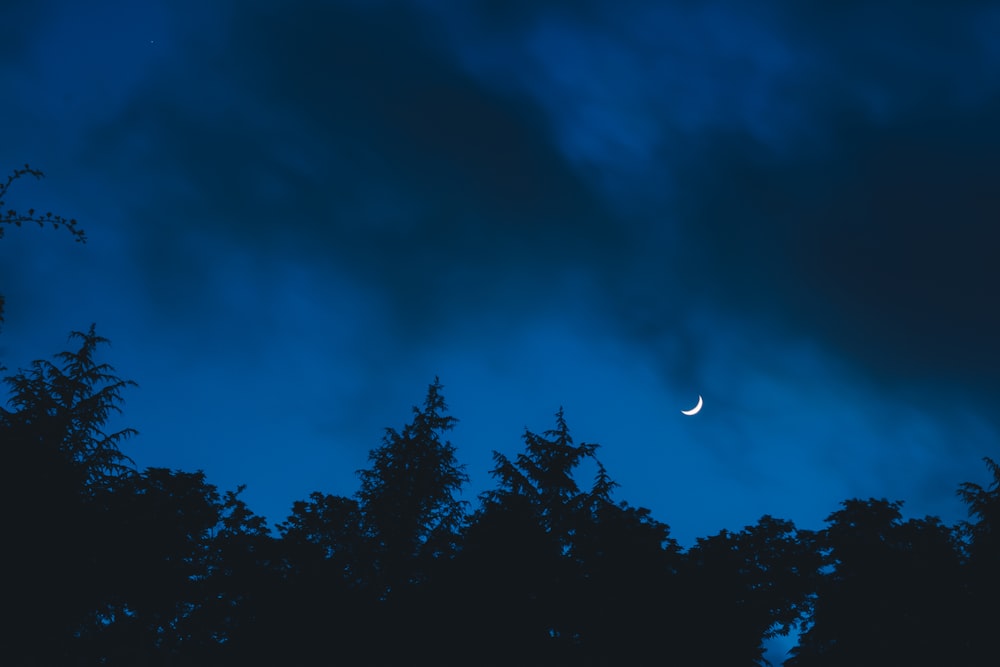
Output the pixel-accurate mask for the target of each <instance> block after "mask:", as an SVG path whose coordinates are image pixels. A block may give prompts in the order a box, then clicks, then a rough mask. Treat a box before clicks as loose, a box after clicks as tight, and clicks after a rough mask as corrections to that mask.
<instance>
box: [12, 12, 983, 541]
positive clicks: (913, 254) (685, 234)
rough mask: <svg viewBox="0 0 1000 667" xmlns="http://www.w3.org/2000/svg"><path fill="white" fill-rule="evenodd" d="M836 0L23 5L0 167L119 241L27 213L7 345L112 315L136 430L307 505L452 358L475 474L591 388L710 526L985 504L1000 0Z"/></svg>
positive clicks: (474, 488)
mask: <svg viewBox="0 0 1000 667" xmlns="http://www.w3.org/2000/svg"><path fill="white" fill-rule="evenodd" d="M751 4H752V6H751ZM823 4H825V5H829V6H827V7H826V8H825V9H822V10H819V9H816V8H814V7H812V6H810V7H809V8H808V9H807V8H805V7H803V3H797V2H766V1H765V2H759V3H750V4H748V3H737V2H728V3H727V2H721V3H711V4H710V3H701V2H684V1H678V2H673V3H669V4H668V3H664V2H640V1H636V2H620V1H617V2H611V1H606V2H602V1H598V0H594V1H589V2H583V1H578V0H573V1H558V0H549V1H547V2H520V1H513V0H507V1H499V0H497V1H489V2H486V1H484V2H451V3H449V2H431V1H429V0H410V1H405V2H393V3H388V2H375V1H370V0H369V1H365V2H360V1H356V2H351V1H347V0H344V1H341V2H325V3H320V2H304V1H289V2H282V3H264V2H253V1H249V0H240V1H239V2H237V1H236V0H230V1H229V2H181V1H179V0H171V1H170V2H165V1H163V2H152V1H151V2H143V3H136V2H128V1H126V0H93V1H92V2H88V3H78V2H66V1H64V2H58V1H55V0H51V1H47V0H42V1H39V2H31V3H4V6H3V9H0V25H4V26H5V27H6V29H5V30H4V38H3V40H0V90H2V98H3V103H2V105H0V127H2V139H3V140H2V142H0V172H2V173H3V174H4V175H5V174H6V173H9V172H10V171H11V170H13V169H15V168H17V167H20V166H22V165H23V164H25V163H30V164H31V166H32V167H36V168H39V169H42V170H44V171H45V172H46V178H44V179H42V180H40V181H35V180H34V179H22V180H20V181H18V182H17V184H16V185H15V186H14V187H13V188H12V190H11V193H10V195H9V197H8V200H7V204H8V205H9V206H14V207H18V208H25V209H26V208H28V207H29V206H33V207H35V208H37V209H42V210H48V209H51V210H52V211H53V212H56V213H59V214H62V215H65V216H66V217H75V218H77V219H79V221H80V224H81V226H82V227H83V228H84V229H85V230H86V233H87V236H88V242H87V243H86V244H85V245H81V244H78V243H74V242H73V239H72V237H71V235H70V234H67V233H65V231H62V230H59V231H53V230H49V229H46V230H45V231H42V230H39V229H37V228H35V227H24V228H21V229H13V228H12V229H9V230H8V231H7V234H6V235H5V237H4V238H3V239H2V240H0V292H2V293H3V294H4V295H5V296H6V299H7V310H6V322H5V324H4V327H3V331H2V333H0V360H2V362H3V364H4V365H5V366H7V368H8V372H12V371H14V370H16V369H17V368H21V367H26V366H27V365H28V363H29V362H30V361H31V360H32V359H36V358H47V357H50V356H51V355H52V354H54V353H56V352H58V351H60V350H64V349H67V348H71V347H72V343H70V342H68V341H67V335H68V334H69V332H70V331H72V330H84V331H85V330H86V329H87V327H89V325H90V323H91V322H95V323H96V324H97V333H98V334H101V335H103V336H106V337H108V338H110V339H111V342H112V344H111V346H110V347H108V348H105V349H104V351H103V353H102V357H101V358H102V360H104V361H108V362H110V363H111V364H112V365H114V366H115V368H116V369H117V371H118V373H119V375H121V376H122V377H125V378H129V379H133V380H135V381H136V382H138V384H139V386H138V388H135V389H130V390H128V391H127V392H126V393H125V404H124V406H123V407H124V412H123V415H122V416H121V418H120V419H116V420H115V422H114V425H115V426H116V427H118V428H121V427H124V426H132V427H135V428H136V429H138V430H139V435H138V436H137V437H135V438H133V439H132V440H130V441H128V442H127V443H126V445H125V452H126V453H127V454H129V455H130V456H132V457H133V458H134V459H135V461H136V463H137V465H138V466H139V467H146V466H164V467H170V468H179V469H183V470H189V471H193V470H198V469H202V470H204V471H205V472H206V474H207V476H208V480H209V481H210V482H212V483H215V484H217V485H219V486H220V487H221V488H223V489H230V488H235V487H236V485H238V484H241V483H246V484H247V485H248V488H247V491H246V493H245V495H244V498H245V499H246V500H247V502H248V503H249V504H250V506H251V507H252V508H253V509H254V510H255V511H257V512H258V513H260V514H263V515H265V516H266V517H267V518H268V519H269V520H270V521H272V522H276V521H280V520H282V519H284V518H285V517H286V516H287V515H288V513H289V510H290V507H291V503H292V502H293V501H294V500H297V499H303V498H306V497H307V495H308V494H309V493H310V492H311V491H314V490H321V491H324V492H327V493H334V494H340V495H351V494H353V493H354V491H355V490H356V489H357V488H358V480H357V477H356V475H355V471H356V470H357V469H359V468H362V467H365V466H366V464H367V461H366V457H367V453H368V451H369V450H370V449H372V448H374V447H377V446H378V445H379V444H380V443H381V438H382V434H383V430H384V428H386V427H393V428H397V429H398V428H400V427H402V426H403V424H404V423H406V422H407V421H409V418H410V417H411V412H410V408H411V406H413V405H417V404H420V403H421V402H422V400H423V398H424V395H425V393H426V390H427V386H428V384H429V383H431V382H432V381H433V380H434V377H435V376H439V377H440V379H441V382H442V384H443V385H444V395H445V398H446V399H447V401H448V403H449V407H450V412H451V414H453V415H454V416H456V417H457V418H458V419H459V420H460V422H459V424H458V425H457V427H456V428H455V429H454V431H452V433H451V438H450V439H451V441H452V443H453V444H455V445H456V447H457V448H458V456H459V458H460V460H461V461H463V462H464V463H466V464H467V466H468V473H469V475H470V477H471V483H470V485H469V486H468V487H467V488H466V490H465V493H464V496H463V497H464V498H465V499H467V500H470V501H473V502H472V507H475V499H476V494H477V493H479V492H481V491H483V490H485V489H487V488H491V484H492V480H491V479H490V476H489V472H488V471H489V469H490V467H491V457H490V454H491V451H492V450H498V451H501V452H503V453H505V454H507V455H508V456H512V455H513V454H515V453H516V452H518V451H520V449H521V447H522V444H523V443H522V441H521V435H522V433H523V431H524V429H525V428H528V429H530V430H532V431H534V432H541V431H544V430H546V429H549V428H552V427H553V426H554V424H555V420H554V417H553V415H554V413H555V412H556V411H557V410H558V409H559V407H560V406H562V407H563V408H564V409H565V415H566V419H567V421H568V423H569V426H570V429H571V432H572V434H573V435H574V437H575V438H576V440H577V441H578V442H580V441H585V442H597V443H599V444H600V445H601V448H600V449H599V451H598V457H599V458H600V459H601V461H602V462H603V463H604V464H605V465H606V466H607V468H608V470H609V472H610V474H611V475H612V477H613V478H614V479H615V480H616V481H618V482H619V483H620V484H621V487H620V488H619V489H617V491H616V498H618V499H620V500H627V501H628V502H629V503H631V504H633V505H639V506H644V507H648V508H650V509H651V510H652V511H653V515H654V517H656V518H657V519H659V520H661V521H664V522H666V523H668V524H670V526H671V527H672V532H673V535H674V536H675V537H676V538H677V539H678V540H679V541H680V543H681V544H682V545H684V546H690V545H691V544H692V543H693V542H694V539H695V538H696V537H699V536H707V535H710V534H714V533H716V532H718V531H719V530H721V529H722V528H729V529H739V528H741V527H742V526H744V525H746V524H749V523H753V522H755V521H756V519H757V518H758V517H760V516H761V515H762V514H765V513H769V514H772V515H775V516H778V517H782V518H787V519H791V520H793V521H795V522H796V524H797V525H799V526H800V527H804V528H820V527H822V525H823V523H822V522H823V519H824V518H825V517H826V516H827V515H828V514H830V513H831V512H833V511H835V510H836V509H837V504H838V503H839V502H840V501H841V500H844V499H847V498H851V497H861V498H868V497H869V496H875V497H887V498H889V499H890V500H893V499H900V500H904V501H905V503H906V504H905V506H904V512H905V513H906V515H907V516H923V515H924V514H933V515H938V516H940V517H941V518H942V519H943V520H945V521H946V522H954V521H957V520H960V519H962V518H964V516H965V514H964V512H965V506H964V505H962V504H961V503H960V502H959V501H958V499H957V498H956V496H955V489H956V487H957V486H958V484H959V483H960V482H963V481H976V482H980V483H985V482H986V481H988V475H987V471H986V469H985V467H984V466H983V464H982V461H981V458H982V457H983V456H994V457H1000V451H998V438H997V436H998V429H1000V411H998V408H1000V384H998V382H997V379H998V378H1000V345H998V340H1000V309H998V299H997V293H998V287H1000V260H998V254H1000V253H998V247H1000V40H998V39H997V38H996V36H997V35H998V34H1000V7H998V6H997V5H996V3H987V2H982V3H980V2H953V3H942V4H941V5H940V7H939V8H937V9H914V8H913V7H912V6H911V3H903V2H885V3H861V2H840V3H823ZM699 395H701V396H703V397H704V408H703V410H702V411H701V413H700V414H698V415H696V416H692V417H687V416H684V415H682V414H681V412H680V411H681V410H686V409H689V408H691V407H692V406H694V404H695V403H696V401H697V399H698V396H699ZM583 473H584V479H583V480H582V482H583V483H584V484H589V482H590V480H589V475H590V474H591V471H589V470H584V471H583Z"/></svg>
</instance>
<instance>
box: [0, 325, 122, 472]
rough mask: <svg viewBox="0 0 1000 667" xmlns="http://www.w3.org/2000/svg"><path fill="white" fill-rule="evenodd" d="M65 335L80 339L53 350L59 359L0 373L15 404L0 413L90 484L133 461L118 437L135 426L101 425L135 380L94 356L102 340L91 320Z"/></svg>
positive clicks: (9, 424) (104, 341) (9, 425)
mask: <svg viewBox="0 0 1000 667" xmlns="http://www.w3.org/2000/svg"><path fill="white" fill-rule="evenodd" d="M70 339H71V340H78V341H80V347H79V348H78V349H77V350H76V351H66V352H60V353H59V354H57V355H56V360H57V362H59V363H53V362H51V361H47V360H36V361H34V362H32V364H31V367H30V368H29V369H27V370H21V371H19V372H18V373H16V374H14V375H11V376H8V377H6V378H4V381H5V382H6V384H7V385H8V386H9V387H10V390H11V397H10V400H9V404H10V405H12V406H13V407H14V408H15V410H14V411H13V412H11V411H8V410H6V409H5V408H0V419H2V421H3V423H4V425H5V426H6V427H7V428H8V429H12V430H14V431H18V432H20V433H23V434H30V438H31V440H32V445H31V446H32V447H36V448H40V449H42V450H45V451H49V452H51V453H52V454H54V455H58V456H60V457H62V458H63V459H64V460H66V461H67V462H72V463H73V464H74V465H76V466H78V467H80V468H81V469H82V470H83V471H84V472H85V476H86V481H87V483H88V484H89V485H94V484H98V483H101V482H103V481H106V480H107V479H108V478H109V477H115V476H117V475H120V474H122V473H123V472H126V471H128V470H129V469H130V467H129V465H128V464H131V463H133V462H132V460H131V459H130V458H129V457H128V456H126V455H125V454H124V453H122V451H121V443H122V442H123V441H124V440H125V439H126V438H128V437H129V436H131V435H134V434H135V430H134V429H131V428H125V429H122V430H120V431H117V432H113V433H106V432H105V431H104V425H105V423H106V422H107V420H108V417H109V416H110V415H111V413H113V412H121V407H120V403H121V400H122V396H121V393H122V390H123V389H124V388H125V387H129V386H136V383H135V382H133V381H132V380H123V379H121V378H119V377H117V376H116V375H115V373H114V368H112V367H111V366H110V365H109V364H106V363H98V362H97V360H96V358H95V354H96V351H97V346H98V345H101V344H107V343H108V340H107V339H106V338H103V337H101V336H98V335H97V334H96V333H95V332H94V325H91V327H90V329H89V330H88V331H87V332H86V333H84V332H80V331H74V332H72V333H71V334H70Z"/></svg>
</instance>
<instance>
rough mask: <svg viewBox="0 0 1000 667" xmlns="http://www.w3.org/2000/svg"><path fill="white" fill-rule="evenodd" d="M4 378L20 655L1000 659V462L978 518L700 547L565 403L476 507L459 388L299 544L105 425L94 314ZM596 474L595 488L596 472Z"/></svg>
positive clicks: (300, 526)
mask: <svg viewBox="0 0 1000 667" xmlns="http://www.w3.org/2000/svg"><path fill="white" fill-rule="evenodd" d="M71 339H72V340H75V341H78V342H79V343H80V345H79V347H78V348H77V349H76V350H74V351H71V352H63V353H60V354H58V355H56V360H55V361H54V362H49V361H38V362H35V363H34V364H32V365H31V367H30V368H29V369H28V370H23V371H20V372H18V373H16V374H14V375H11V376H9V377H7V378H6V383H7V386H8V388H9V390H10V398H9V401H8V405H9V406H10V407H9V409H2V410H0V445H2V447H3V453H4V456H5V461H6V464H7V468H6V469H7V470H8V471H12V472H14V473H15V474H9V475H8V478H7V482H6V483H5V485H3V487H2V488H3V494H4V495H3V498H2V500H3V501H4V502H5V506H6V507H9V508H17V509H16V511H14V512H11V513H10V519H9V521H8V524H7V529H8V535H9V538H10V539H9V540H8V542H7V546H6V548H5V549H4V551H3V554H4V566H5V567H4V572H5V573H6V576H7V580H6V583H5V599H4V601H5V603H6V605H7V607H8V609H9V610H11V611H13V612H14V613H12V614H10V615H9V616H10V618H9V620H8V621H7V622H6V623H5V624H4V625H3V629H4V637H3V639H4V641H3V647H4V648H3V651H4V653H3V663H4V664H11V665H47V664H67V665H72V664H79V665H91V664H95V665H96V664H103V665H237V664H239V665H245V664H287V665H313V664H331V663H332V664H337V663H341V664H351V665H365V664H368V665H384V664H400V663H406V664H438V665H465V664H482V665H508V664H523V665H618V664H630V665H644V664H663V663H664V662H669V663H673V664H726V665H760V664H763V644H762V642H763V641H764V640H765V639H766V638H768V637H771V636H774V635H775V634H783V633H786V632H788V631H790V630H793V629H801V630H803V631H804V632H803V634H802V636H801V640H800V643H799V646H798V647H797V648H796V649H795V650H794V651H793V655H792V657H791V658H790V659H789V660H788V661H787V662H786V663H785V664H787V665H789V666H790V667H791V666H792V665H794V666H796V667H799V666H813V665H822V666H826V665H845V664H850V665H861V666H863V665H886V664H906V665H941V664H962V665H987V664H994V663H995V659H994V656H993V651H992V641H993V640H992V636H993V632H994V630H995V627H996V623H997V621H998V617H997V613H996V612H995V611H992V608H993V606H992V601H993V600H995V599H996V596H997V594H998V593H1000V583H998V577H997V575H996V568H995V563H996V562H997V558H998V555H1000V546H998V545H1000V539H998V538H997V535H998V534H1000V531H998V529H997V528H996V524H997V517H1000V510H998V509H997V508H998V507H1000V500H998V498H1000V466H997V465H996V464H995V463H994V462H993V461H992V460H990V459H987V460H986V463H987V466H988V469H989V471H990V472H991V473H992V475H993V480H992V482H991V484H990V485H989V486H988V487H983V486H980V485H978V484H975V483H972V482H968V483H965V484H962V485H961V487H960V488H959V494H960V496H961V497H962V499H963V500H964V501H965V502H966V503H967V504H968V505H969V511H970V521H969V522H963V523H962V524H961V525H959V526H956V527H953V528H950V527H947V526H944V525H942V524H941V522H940V521H939V520H938V519H936V518H934V517H926V518H923V519H909V520H904V519H903V517H902V512H901V503H898V502H889V501H887V500H876V499H870V500H866V501H862V500H857V499H852V500H847V501H845V502H844V503H842V508H841V509H840V510H838V511H837V512H834V513H833V514H831V515H830V517H829V518H828V520H827V523H828V525H827V527H826V528H825V529H824V530H821V531H819V532H811V531H803V530H798V529H796V528H795V526H794V525H792V524H791V523H790V522H788V521H784V520H781V519H776V518H773V517H770V516H764V517H762V518H761V519H760V520H759V521H758V522H757V523H756V524H754V525H752V526H747V527H746V528H744V529H743V530H741V531H739V532H730V531H722V532H720V533H718V534H717V535H713V536H711V537H707V538H703V539H699V540H698V541H697V543H696V544H695V545H694V546H693V547H692V548H690V549H688V550H687V551H684V550H682V549H680V548H679V547H678V546H677V544H676V543H675V542H674V541H673V540H672V539H671V538H670V532H669V528H668V526H667V525H666V524H663V523H660V522H658V521H656V520H655V519H653V518H652V516H651V515H650V513H649V511H648V510H646V509H642V508H635V507H632V506H630V505H628V503H626V502H623V501H615V500H613V498H612V495H613V493H614V491H615V488H616V487H617V484H616V483H615V482H614V481H613V480H612V479H611V477H610V475H609V474H608V472H607V470H606V469H605V468H604V466H603V465H601V463H600V462H599V461H598V460H597V458H596V453H597V450H598V446H597V445H594V444H587V443H583V444H580V445H577V444H575V443H574V441H573V438H572V437H571V435H570V432H569V427H568V425H567V423H566V420H565V417H564V414H563V412H562V411H561V410H560V411H559V412H558V413H557V414H556V424H555V428H553V429H552V430H549V431H546V432H544V433H543V434H542V435H538V434H535V433H532V432H530V431H526V432H525V434H524V437H523V440H524V449H523V451H522V452H521V453H519V454H517V455H515V456H514V457H513V458H509V457H507V456H505V455H503V454H500V453H495V454H494V459H495V461H496V466H495V468H494V470H493V475H494V477H495V478H496V482H497V485H496V488H495V489H494V490H492V491H489V492H487V493H484V494H483V495H482V497H481V498H480V503H479V507H478V508H477V509H476V510H475V511H474V512H473V513H471V514H466V512H465V509H464V505H463V503H462V502H461V501H459V500H458V499H457V498H456V494H457V493H458V492H460V490H461V486H462V484H463V483H464V482H465V481H466V477H465V473H464V471H463V468H462V466H461V465H460V464H459V463H458V462H457V459H456V456H455V448H454V447H453V446H452V445H451V443H449V442H447V441H446V440H444V437H443V435H444V433H446V432H447V431H448V430H449V429H450V428H451V426H452V425H453V424H454V421H455V420H454V418H453V417H450V416H447V414H446V410H447V408H446V404H445V402H444V398H443V395H442V386H441V384H440V383H439V382H438V381H437V380H435V381H434V382H433V383H432V384H431V385H430V386H429V388H428V392H427V396H426V399H425V401H424V404H423V405H422V406H421V407H419V408H414V413H413V419H412V421H411V423H410V424H407V425H406V426H404V427H403V429H402V430H401V431H395V430H392V429H388V430H387V431H386V435H385V438H384V439H383V442H382V445H381V446H380V447H379V448H377V449H375V450H373V451H372V452H371V455H370V462H371V467H370V468H368V469H366V470H363V471H360V472H359V477H360V481H361V484H360V488H359V490H358V492H357V493H356V494H355V495H354V497H345V496H337V495H331V494H326V493H321V492H315V493H313V494H311V495H310V496H309V498H308V500H304V501H297V502H296V503H294V505H293V507H292V512H291V514H290V515H289V517H288V518H287V520H286V521H285V522H283V523H280V524H278V526H277V533H278V537H275V536H273V535H272V534H271V532H270V530H269V529H268V526H267V524H266V522H265V521H264V519H263V518H262V517H259V516H257V515H255V514H254V513H253V512H252V511H251V510H250V508H249V507H247V505H246V504H245V503H244V502H243V501H242V499H241V498H240V493H241V492H242V490H243V489H242V487H241V488H239V489H237V490H235V491H227V492H224V493H220V492H219V491H218V490H217V489H216V487H215V486H213V485H212V484H210V483H208V482H207V481H206V479H205V476H204V474H203V473H201V472H195V473H187V472H182V471H171V470H166V469H160V468H150V469H147V470H144V471H138V470H136V469H135V468H134V467H133V466H132V465H131V460H130V459H129V458H128V457H127V456H126V455H125V454H124V453H123V452H122V451H121V444H122V443H123V441H124V439H125V438H126V437H127V436H129V435H131V434H132V431H131V430H129V429H124V430H121V431H118V432H115V433H110V434H109V433H106V432H105V428H106V424H107V421H108V418H109V417H110V415H111V414H112V413H114V412H116V411H117V410H118V409H119V404H120V402H121V398H122V396H121V393H122V391H123V390H124V389H125V388H126V387H129V386H131V385H132V384H133V383H131V382H129V381H127V380H122V379H120V378H118V377H117V376H116V375H115V374H114V370H113V369H112V368H111V367H110V366H108V365H107V364H103V363H99V362H98V361H97V359H96V352H97V349H98V347H99V345H100V344H101V343H104V342H106V341H104V339H102V338H101V337H99V336H97V334H96V333H95V332H94V329H93V327H92V328H91V329H90V330H89V331H88V332H86V333H81V332H75V333H73V334H72V336H71ZM588 461H589V462H590V464H591V465H593V466H594V468H595V469H596V474H595V475H594V478H593V481H592V482H591V483H590V484H589V485H586V486H581V484H580V483H579V481H578V473H579V470H580V464H581V463H583V462H588Z"/></svg>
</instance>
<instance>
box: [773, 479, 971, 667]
mask: <svg viewBox="0 0 1000 667" xmlns="http://www.w3.org/2000/svg"><path fill="white" fill-rule="evenodd" d="M842 506H843V509H841V510H838V511H837V512H834V513H833V514H831V515H830V516H829V517H828V518H827V522H828V524H829V525H828V527H827V528H826V529H824V530H823V531H821V532H820V533H819V534H818V535H817V546H818V548H819V550H820V552H821V553H823V554H824V555H825V557H826V561H827V565H826V569H825V570H824V572H825V573H824V575H823V577H822V578H821V580H820V581H819V584H818V586H817V597H816V600H815V604H814V612H813V617H812V620H811V625H810V627H809V629H808V631H807V632H805V633H804V634H803V635H802V636H801V637H800V639H799V645H798V646H797V647H796V648H795V649H793V658H792V659H790V660H788V661H786V663H785V664H786V665H788V666H789V667H791V666H793V665H794V666H795V667H812V666H814V665H815V666H826V665H847V664H850V665H858V666H859V667H865V666H868V665H871V666H882V665H889V664H891V665H945V664H963V665H968V664H975V663H971V662H967V661H966V660H965V658H964V657H963V653H964V649H963V646H964V645H965V643H966V642H965V641H963V637H964V636H965V635H966V634H967V630H966V629H965V628H963V623H962V622H961V613H960V612H961V610H962V604H961V602H962V599H961V595H960V593H961V589H960V586H959V564H960V563H959V557H958V556H959V554H958V551H957V549H956V546H955V542H954V538H953V534H952V531H951V530H950V529H948V528H947V527H945V526H943V525H941V523H940V521H939V520H938V519H937V518H936V517H926V518H924V519H911V520H909V521H906V522H904V521H903V520H902V514H901V511H900V510H901V507H902V503H901V502H889V501H888V500H885V499H881V500H878V499H874V498H872V499H869V500H866V501H862V500H858V499H852V500H847V501H844V502H843V503H842Z"/></svg>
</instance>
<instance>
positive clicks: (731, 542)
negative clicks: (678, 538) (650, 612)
mask: <svg viewBox="0 0 1000 667" xmlns="http://www.w3.org/2000/svg"><path fill="white" fill-rule="evenodd" d="M822 564H823V563H822V559H821V557H820V555H819V553H818V552H817V550H816V548H815V544H814V539H813V534H812V533H811V532H809V531H799V530H796V529H795V526H794V525H793V524H792V522H790V521H785V520H782V519H775V518H774V517H771V516H769V515H765V516H763V517H761V518H760V520H758V522H757V523H756V524H755V525H752V526H747V527H745V528H744V529H743V530H741V531H739V532H730V531H727V530H723V531H721V532H720V533H718V534H717V535H713V536H711V537H708V538H698V540H697V542H696V544H695V546H694V547H692V548H691V549H690V550H689V551H688V553H686V554H685V555H684V559H683V566H682V568H681V570H680V579H681V585H680V586H679V587H678V588H679V591H678V597H679V598H680V599H681V600H683V607H684V609H685V615H684V617H683V618H682V619H680V620H679V622H678V625H679V626H680V627H681V628H684V630H683V633H682V634H683V635H684V636H685V637H687V638H688V640H689V641H688V642H686V644H685V645H684V647H683V648H682V649H681V650H680V651H679V653H680V654H681V655H682V656H683V658H682V660H683V661H687V662H694V661H704V662H705V663H706V664H726V665H759V664H764V662H765V661H764V647H763V640H764V639H767V638H771V637H774V636H775V635H784V634H787V633H788V632H789V631H791V630H792V629H795V628H797V627H799V626H800V625H801V624H802V623H803V622H805V621H806V620H807V619H808V618H809V613H810V611H811V603H812V601H813V593H814V591H815V589H816V586H817V576H818V573H819V570H820V568H821V566H822ZM719 628H724V629H725V630H724V634H725V637H726V640H725V641H724V642H720V641H717V640H715V638H716V637H717V635H718V633H719Z"/></svg>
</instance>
